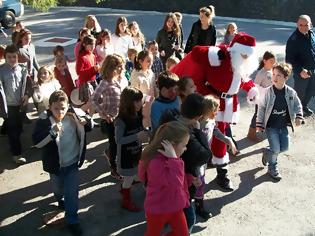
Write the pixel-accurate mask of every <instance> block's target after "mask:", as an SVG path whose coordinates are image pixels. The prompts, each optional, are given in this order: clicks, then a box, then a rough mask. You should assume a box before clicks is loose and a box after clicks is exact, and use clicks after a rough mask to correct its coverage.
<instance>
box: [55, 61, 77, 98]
mask: <svg viewBox="0 0 315 236" xmlns="http://www.w3.org/2000/svg"><path fill="white" fill-rule="evenodd" d="M54 73H55V78H56V79H57V80H58V81H59V83H60V85H61V88H62V90H63V91H64V92H65V93H66V94H67V95H68V97H70V94H71V92H72V90H73V89H74V88H75V85H74V82H73V80H72V77H71V74H70V72H69V70H68V69H66V70H65V74H64V75H63V74H62V73H61V72H60V71H59V70H58V69H57V67H55V68H54Z"/></svg>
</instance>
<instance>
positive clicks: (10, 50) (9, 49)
mask: <svg viewBox="0 0 315 236" xmlns="http://www.w3.org/2000/svg"><path fill="white" fill-rule="evenodd" d="M7 53H14V54H18V53H19V50H18V49H17V47H16V46H15V45H13V44H11V45H9V46H7V47H6V48H5V50H4V57H6V55H7Z"/></svg>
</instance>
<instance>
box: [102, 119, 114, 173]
mask: <svg viewBox="0 0 315 236" xmlns="http://www.w3.org/2000/svg"><path fill="white" fill-rule="evenodd" d="M102 128H103V129H104V131H105V133H106V134H107V138H108V143H109V162H110V167H111V168H113V169H117V163H116V156H117V144H116V140H115V126H114V122H112V123H107V122H106V121H102Z"/></svg>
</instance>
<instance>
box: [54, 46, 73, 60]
mask: <svg viewBox="0 0 315 236" xmlns="http://www.w3.org/2000/svg"><path fill="white" fill-rule="evenodd" d="M53 54H54V57H55V58H56V57H57V56H61V57H64V58H65V59H66V62H72V60H70V59H69V57H68V56H67V55H65V49H64V47H63V46H60V45H57V46H56V47H55V48H54V50H53Z"/></svg>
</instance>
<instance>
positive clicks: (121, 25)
mask: <svg viewBox="0 0 315 236" xmlns="http://www.w3.org/2000/svg"><path fill="white" fill-rule="evenodd" d="M127 26H128V21H127V18H126V17H124V16H121V17H119V18H118V19H117V22H116V29H115V33H114V34H112V42H113V46H114V52H115V53H117V54H120V55H121V56H123V58H124V59H126V58H127V56H128V55H127V51H128V48H132V47H133V43H132V38H131V36H130V34H129V32H128V29H127Z"/></svg>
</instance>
